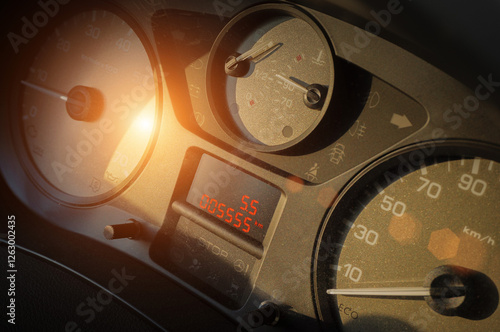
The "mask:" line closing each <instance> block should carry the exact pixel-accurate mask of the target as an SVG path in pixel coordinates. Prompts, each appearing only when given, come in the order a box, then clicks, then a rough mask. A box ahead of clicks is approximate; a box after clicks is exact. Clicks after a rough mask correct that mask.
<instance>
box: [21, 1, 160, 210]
mask: <svg viewBox="0 0 500 332" xmlns="http://www.w3.org/2000/svg"><path fill="white" fill-rule="evenodd" d="M156 84H157V83H156V79H155V71H154V69H153V66H152V64H151V60H150V57H149V56H148V52H147V51H146V46H145V44H143V41H142V40H141V39H140V38H139V37H138V35H137V33H136V31H135V30H134V29H132V27H131V26H130V25H129V24H128V23H127V22H126V21H124V20H123V19H122V18H121V17H120V16H117V15H115V14H113V13H111V12H110V11H108V10H104V9H96V10H92V11H86V12H82V13H80V14H77V15H75V16H74V17H72V18H70V19H69V20H67V21H64V22H63V23H62V24H60V25H58V26H57V27H56V28H55V30H54V32H53V33H52V34H51V35H50V36H49V37H48V38H47V40H46V41H45V42H44V43H43V44H42V45H41V48H40V49H39V51H38V52H37V54H36V55H35V57H34V59H33V60H32V62H31V64H30V65H29V70H28V72H27V74H26V75H25V76H24V78H22V79H21V81H20V89H21V93H20V102H19V104H20V107H19V108H20V112H19V113H20V117H21V119H20V120H19V121H20V127H21V131H22V133H23V138H24V141H25V145H26V148H27V150H28V151H29V153H28V155H29V158H30V159H31V164H32V165H33V166H34V167H29V169H30V170H32V172H31V173H32V175H33V177H35V178H36V179H37V182H38V183H39V185H40V186H41V187H42V188H43V189H45V191H46V192H48V193H49V194H51V195H52V196H54V197H56V198H58V199H61V200H63V201H66V202H68V203H75V204H92V203H96V202H99V201H101V200H102V199H105V198H107V197H110V196H111V195H113V194H115V193H116V192H117V191H118V190H119V189H120V188H123V187H124V186H125V185H126V183H127V182H128V181H129V180H130V179H132V178H133V177H134V176H135V175H136V174H137V171H138V169H139V168H140V166H141V165H142V164H143V162H144V161H145V155H146V154H147V151H148V149H149V148H150V146H151V143H152V140H153V136H154V127H155V123H156V122H157V117H158V112H157V94H156V90H157V89H156Z"/></svg>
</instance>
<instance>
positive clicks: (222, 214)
mask: <svg viewBox="0 0 500 332" xmlns="http://www.w3.org/2000/svg"><path fill="white" fill-rule="evenodd" d="M225 207H226V204H223V203H219V207H218V208H217V210H218V211H219V213H218V214H217V215H216V217H217V218H222V217H224V210H223V209H224V208H225Z"/></svg>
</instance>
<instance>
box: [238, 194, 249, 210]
mask: <svg viewBox="0 0 500 332" xmlns="http://www.w3.org/2000/svg"><path fill="white" fill-rule="evenodd" d="M245 198H250V197H249V196H247V195H243V196H242V197H241V203H243V204H245V207H243V206H240V209H242V210H243V211H248V203H247V202H245Z"/></svg>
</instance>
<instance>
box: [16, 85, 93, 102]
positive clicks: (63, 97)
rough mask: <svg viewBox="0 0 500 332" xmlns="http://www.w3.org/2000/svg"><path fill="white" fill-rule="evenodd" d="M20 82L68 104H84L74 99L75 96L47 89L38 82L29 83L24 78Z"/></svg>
mask: <svg viewBox="0 0 500 332" xmlns="http://www.w3.org/2000/svg"><path fill="white" fill-rule="evenodd" d="M21 83H22V84H24V85H26V86H28V87H30V88H32V89H34V90H37V91H39V92H41V93H45V94H46V95H48V96H51V97H55V98H58V99H61V100H63V101H65V102H68V103H70V104H73V105H76V106H81V107H83V106H85V103H84V102H81V101H79V100H76V99H75V98H69V97H68V96H67V95H65V94H64V93H60V92H57V91H54V90H51V89H48V88H44V87H43V86H40V85H38V84H33V83H30V82H26V81H24V80H22V81H21Z"/></svg>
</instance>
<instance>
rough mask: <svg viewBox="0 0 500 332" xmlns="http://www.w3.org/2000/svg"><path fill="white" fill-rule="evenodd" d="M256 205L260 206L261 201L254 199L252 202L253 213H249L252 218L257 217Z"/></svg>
mask: <svg viewBox="0 0 500 332" xmlns="http://www.w3.org/2000/svg"><path fill="white" fill-rule="evenodd" d="M254 204H255V205H257V204H259V201H257V200H255V199H254V200H252V201H251V202H250V207H251V208H252V209H253V211H252V212H250V211H248V213H250V214H251V215H252V216H255V214H256V213H257V208H256V207H255V205H254Z"/></svg>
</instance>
